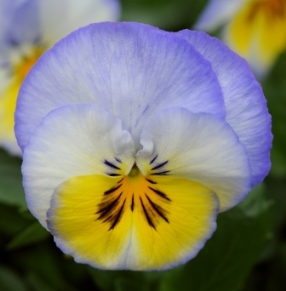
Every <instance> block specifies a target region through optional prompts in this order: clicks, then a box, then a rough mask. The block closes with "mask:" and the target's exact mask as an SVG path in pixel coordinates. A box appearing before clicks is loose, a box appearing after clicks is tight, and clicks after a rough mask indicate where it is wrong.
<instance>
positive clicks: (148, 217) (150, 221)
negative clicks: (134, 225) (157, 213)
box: [140, 197, 156, 230]
mask: <svg viewBox="0 0 286 291" xmlns="http://www.w3.org/2000/svg"><path fill="white" fill-rule="evenodd" d="M140 202H141V205H142V208H143V211H144V214H145V217H146V219H147V222H148V224H149V225H150V226H151V227H153V228H154V229H155V230H156V227H155V225H154V224H153V221H152V220H151V218H150V216H149V214H148V212H147V210H146V208H145V206H144V203H143V201H142V199H141V197H140Z"/></svg>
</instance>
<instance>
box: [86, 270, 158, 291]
mask: <svg viewBox="0 0 286 291" xmlns="http://www.w3.org/2000/svg"><path fill="white" fill-rule="evenodd" d="M87 270H88V272H89V274H90V275H91V277H92V279H93V281H94V283H95V284H96V285H97V286H98V287H99V288H100V290H105V291H113V290H114V291H121V290H124V291H128V290H132V291H133V290H136V291H137V290H138V291H149V290H157V289H158V282H159V280H160V278H161V277H162V273H160V272H136V271H134V272H133V271H101V270H97V269H93V268H91V267H87Z"/></svg>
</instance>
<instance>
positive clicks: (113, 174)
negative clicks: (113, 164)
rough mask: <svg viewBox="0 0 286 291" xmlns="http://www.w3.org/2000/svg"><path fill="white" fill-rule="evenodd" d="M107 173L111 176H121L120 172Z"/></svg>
mask: <svg viewBox="0 0 286 291" xmlns="http://www.w3.org/2000/svg"><path fill="white" fill-rule="evenodd" d="M106 175H108V176H111V177H117V176H121V175H120V174H115V173H106Z"/></svg>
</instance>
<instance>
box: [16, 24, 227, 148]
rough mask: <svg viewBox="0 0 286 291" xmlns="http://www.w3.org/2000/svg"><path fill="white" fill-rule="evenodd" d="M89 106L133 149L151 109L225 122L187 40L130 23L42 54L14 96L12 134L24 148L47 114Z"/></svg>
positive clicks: (86, 31) (94, 28)
mask: <svg viewBox="0 0 286 291" xmlns="http://www.w3.org/2000/svg"><path fill="white" fill-rule="evenodd" d="M72 103H94V104H96V105H97V106H98V107H99V108H102V109H104V110H107V111H109V112H111V113H112V114H113V115H115V116H117V117H118V118H120V119H121V120H122V123H123V127H124V128H125V129H127V130H128V131H129V132H130V133H131V135H132V138H133V139H134V141H135V144H136V146H137V147H138V146H139V137H140V133H141V128H142V126H143V125H144V122H145V120H146V119H147V118H148V116H150V115H152V114H153V113H154V112H155V111H156V110H161V109H163V108H167V107H170V106H175V105H180V106H183V107H186V108H188V109H190V110H191V111H193V112H208V113H212V114H216V115H218V116H220V117H224V114H225V113H224V104H223V99H222V93H221V89H220V86H219V83H218V81H217V77H216V75H215V73H214V72H213V71H212V68H211V66H210V64H209V62H208V61H206V60H205V59H204V58H203V57H202V56H201V55H200V54H199V53H198V52H197V51H196V50H195V49H194V48H193V47H192V46H191V45H190V44H189V43H188V42H187V41H185V40H184V39H182V38H181V37H178V36H176V35H175V34H173V33H166V32H163V31H160V30H159V29H155V28H153V27H150V26H147V25H143V24H135V23H100V24H93V25H90V26H88V27H85V28H83V29H79V30H77V31H76V32H74V33H72V34H70V35H69V36H68V37H66V38H64V39H63V40H61V41H60V42H59V43H58V44H57V45H55V46H54V47H53V48H52V49H51V50H50V51H48V52H47V53H46V54H44V55H43V56H42V57H41V58H40V60H39V61H38V63H37V64H36V65H35V66H34V67H33V69H32V70H31V72H30V74H29V75H28V76H27V78H26V79H25V81H24V84H23V86H22V88H21V90H20V94H19V98H18V104H17V109H16V136H17V139H18V142H19V145H20V146H21V148H22V149H23V148H24V147H25V145H26V143H27V141H28V139H29V137H30V135H31V134H32V132H33V130H34V128H35V127H36V126H37V125H38V124H39V123H40V121H41V119H42V118H43V117H44V116H45V115H46V114H47V113H48V112H50V111H51V110H53V109H55V108H58V107H60V106H63V105H66V104H72Z"/></svg>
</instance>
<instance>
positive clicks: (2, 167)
mask: <svg viewBox="0 0 286 291" xmlns="http://www.w3.org/2000/svg"><path fill="white" fill-rule="evenodd" d="M0 202H1V203H5V204H9V205H15V206H18V207H19V208H21V209H23V210H25V209H27V205H26V201H25V194H24V189H23V186H22V174H21V160H20V159H19V158H16V157H12V156H10V155H9V154H8V153H6V152H5V151H4V150H2V149H0Z"/></svg>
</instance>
